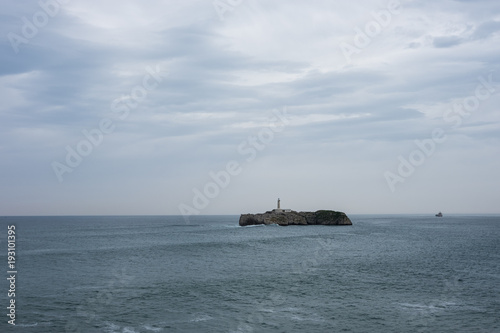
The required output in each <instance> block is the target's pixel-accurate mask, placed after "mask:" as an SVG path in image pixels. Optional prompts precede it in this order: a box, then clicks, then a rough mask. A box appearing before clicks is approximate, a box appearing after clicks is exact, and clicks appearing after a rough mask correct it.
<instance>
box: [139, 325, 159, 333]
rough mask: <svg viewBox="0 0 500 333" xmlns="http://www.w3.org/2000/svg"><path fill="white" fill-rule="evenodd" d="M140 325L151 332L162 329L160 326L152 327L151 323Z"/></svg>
mask: <svg viewBox="0 0 500 333" xmlns="http://www.w3.org/2000/svg"><path fill="white" fill-rule="evenodd" d="M142 327H144V329H145V330H147V331H153V332H160V331H161V330H162V328H160V327H153V326H151V325H144V326H142Z"/></svg>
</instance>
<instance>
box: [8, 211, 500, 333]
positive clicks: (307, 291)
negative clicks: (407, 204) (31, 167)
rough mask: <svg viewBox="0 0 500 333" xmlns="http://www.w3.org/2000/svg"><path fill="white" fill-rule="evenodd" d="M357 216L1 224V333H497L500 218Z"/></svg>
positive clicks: (52, 220) (152, 218)
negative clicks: (12, 286)
mask: <svg viewBox="0 0 500 333" xmlns="http://www.w3.org/2000/svg"><path fill="white" fill-rule="evenodd" d="M350 217H351V220H352V221H353V224H354V225H353V226H290V227H278V226H256V227H239V226H238V225H237V224H238V216H199V217H194V218H192V219H191V224H189V225H187V224H185V223H184V220H183V218H182V217H175V216H142V217H140V216H119V217H110V216H107V217H1V218H0V228H1V229H0V235H1V239H0V244H1V248H3V251H0V260H1V262H3V264H2V267H4V270H3V273H2V275H3V276H4V278H2V281H3V282H2V283H1V284H0V288H1V290H0V295H1V298H0V302H1V308H3V309H4V310H3V312H4V314H3V315H2V317H3V319H2V320H1V322H0V332H9V331H12V332H14V331H16V332H124V333H125V332H228V333H229V332H384V333H385V332H500V265H499V263H500V217H498V216H445V217H443V218H435V217H433V216H417V215H397V216H396V215H388V216H382V215H373V216H372V215H359V216H350ZM12 224H14V225H15V226H16V268H17V275H16V298H15V300H16V326H15V327H11V325H8V324H7V321H8V320H9V318H8V317H7V312H8V310H7V309H6V307H7V306H8V305H9V303H8V302H9V298H8V297H7V292H8V289H9V284H8V281H7V280H6V278H7V277H8V274H7V270H8V267H7V225H12Z"/></svg>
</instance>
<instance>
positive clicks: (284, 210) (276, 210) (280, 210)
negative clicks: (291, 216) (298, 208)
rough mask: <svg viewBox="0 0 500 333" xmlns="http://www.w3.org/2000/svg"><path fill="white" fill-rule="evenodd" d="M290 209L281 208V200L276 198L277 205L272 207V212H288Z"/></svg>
mask: <svg viewBox="0 0 500 333" xmlns="http://www.w3.org/2000/svg"><path fill="white" fill-rule="evenodd" d="M291 211H292V210H291V209H281V200H280V198H278V207H277V208H275V209H273V213H288V212H291Z"/></svg>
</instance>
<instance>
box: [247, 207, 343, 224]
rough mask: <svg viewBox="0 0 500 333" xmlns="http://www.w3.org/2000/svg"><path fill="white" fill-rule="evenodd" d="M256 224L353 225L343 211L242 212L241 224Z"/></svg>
mask: <svg viewBox="0 0 500 333" xmlns="http://www.w3.org/2000/svg"><path fill="white" fill-rule="evenodd" d="M256 224H279V225H281V226H287V225H352V222H351V220H350V219H349V218H348V217H347V215H345V214H344V213H342V212H336V211H333V210H318V211H317V212H296V211H291V212H286V213H285V212H272V211H270V212H265V213H263V214H242V215H241V216H240V226H246V225H256Z"/></svg>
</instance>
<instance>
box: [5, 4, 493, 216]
mask: <svg viewBox="0 0 500 333" xmlns="http://www.w3.org/2000/svg"><path fill="white" fill-rule="evenodd" d="M40 3H41V4H46V5H44V6H41V5H40ZM40 3H39V2H38V1H6V0H2V5H1V8H2V9H1V20H0V24H1V30H2V37H3V38H2V41H1V52H0V56H1V59H0V60H1V61H0V94H1V101H2V102H1V105H0V154H1V155H0V156H1V160H0V171H1V173H0V186H1V191H0V215H100V214H116V215H128V214H148V215H149V214H154V215H156V214H158V215H163V214H174V215H178V214H181V213H186V212H188V213H189V212H190V213H193V214H240V213H248V212H263V211H265V210H269V209H272V208H275V205H276V200H277V198H278V197H279V198H281V207H282V208H291V209H294V210H317V209H334V210H341V211H344V212H346V213H347V214H355V213H423V214H434V213H437V212H438V211H443V213H444V214H449V213H478V214H479V213H500V205H499V204H498V200H499V198H500V177H499V171H498V170H500V136H499V134H500V115H499V106H500V94H499V92H500V84H499V82H500V2H499V1H498V0H475V1H466V0H462V1H457V0H455V1H452V0H449V1H401V2H399V4H398V3H397V2H394V1H388V0H381V1H342V2H341V1H331V0H313V1H291V0H287V1H285V0H275V1H265V0H241V1H240V0H220V1H215V2H212V1H211V0H199V1H196V0H182V1H180V0H179V1H177V0H175V1H174V0H170V1H148V2H145V3H142V2H140V1H127V0H125V1H124V0H120V1H116V0H109V1H108V0H105V1H102V0H101V1H76V0H73V1H67V0H65V1H62V0H61V1H60V2H57V1H56V0H42V1H41V2H40ZM85 133H86V134H85ZM101 133H102V136H101ZM88 137H90V138H88ZM416 140H417V142H418V143H417V142H416ZM211 173H212V174H211ZM214 175H215V176H214ZM214 177H215V178H217V179H216V180H214V179H213V178H214Z"/></svg>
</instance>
